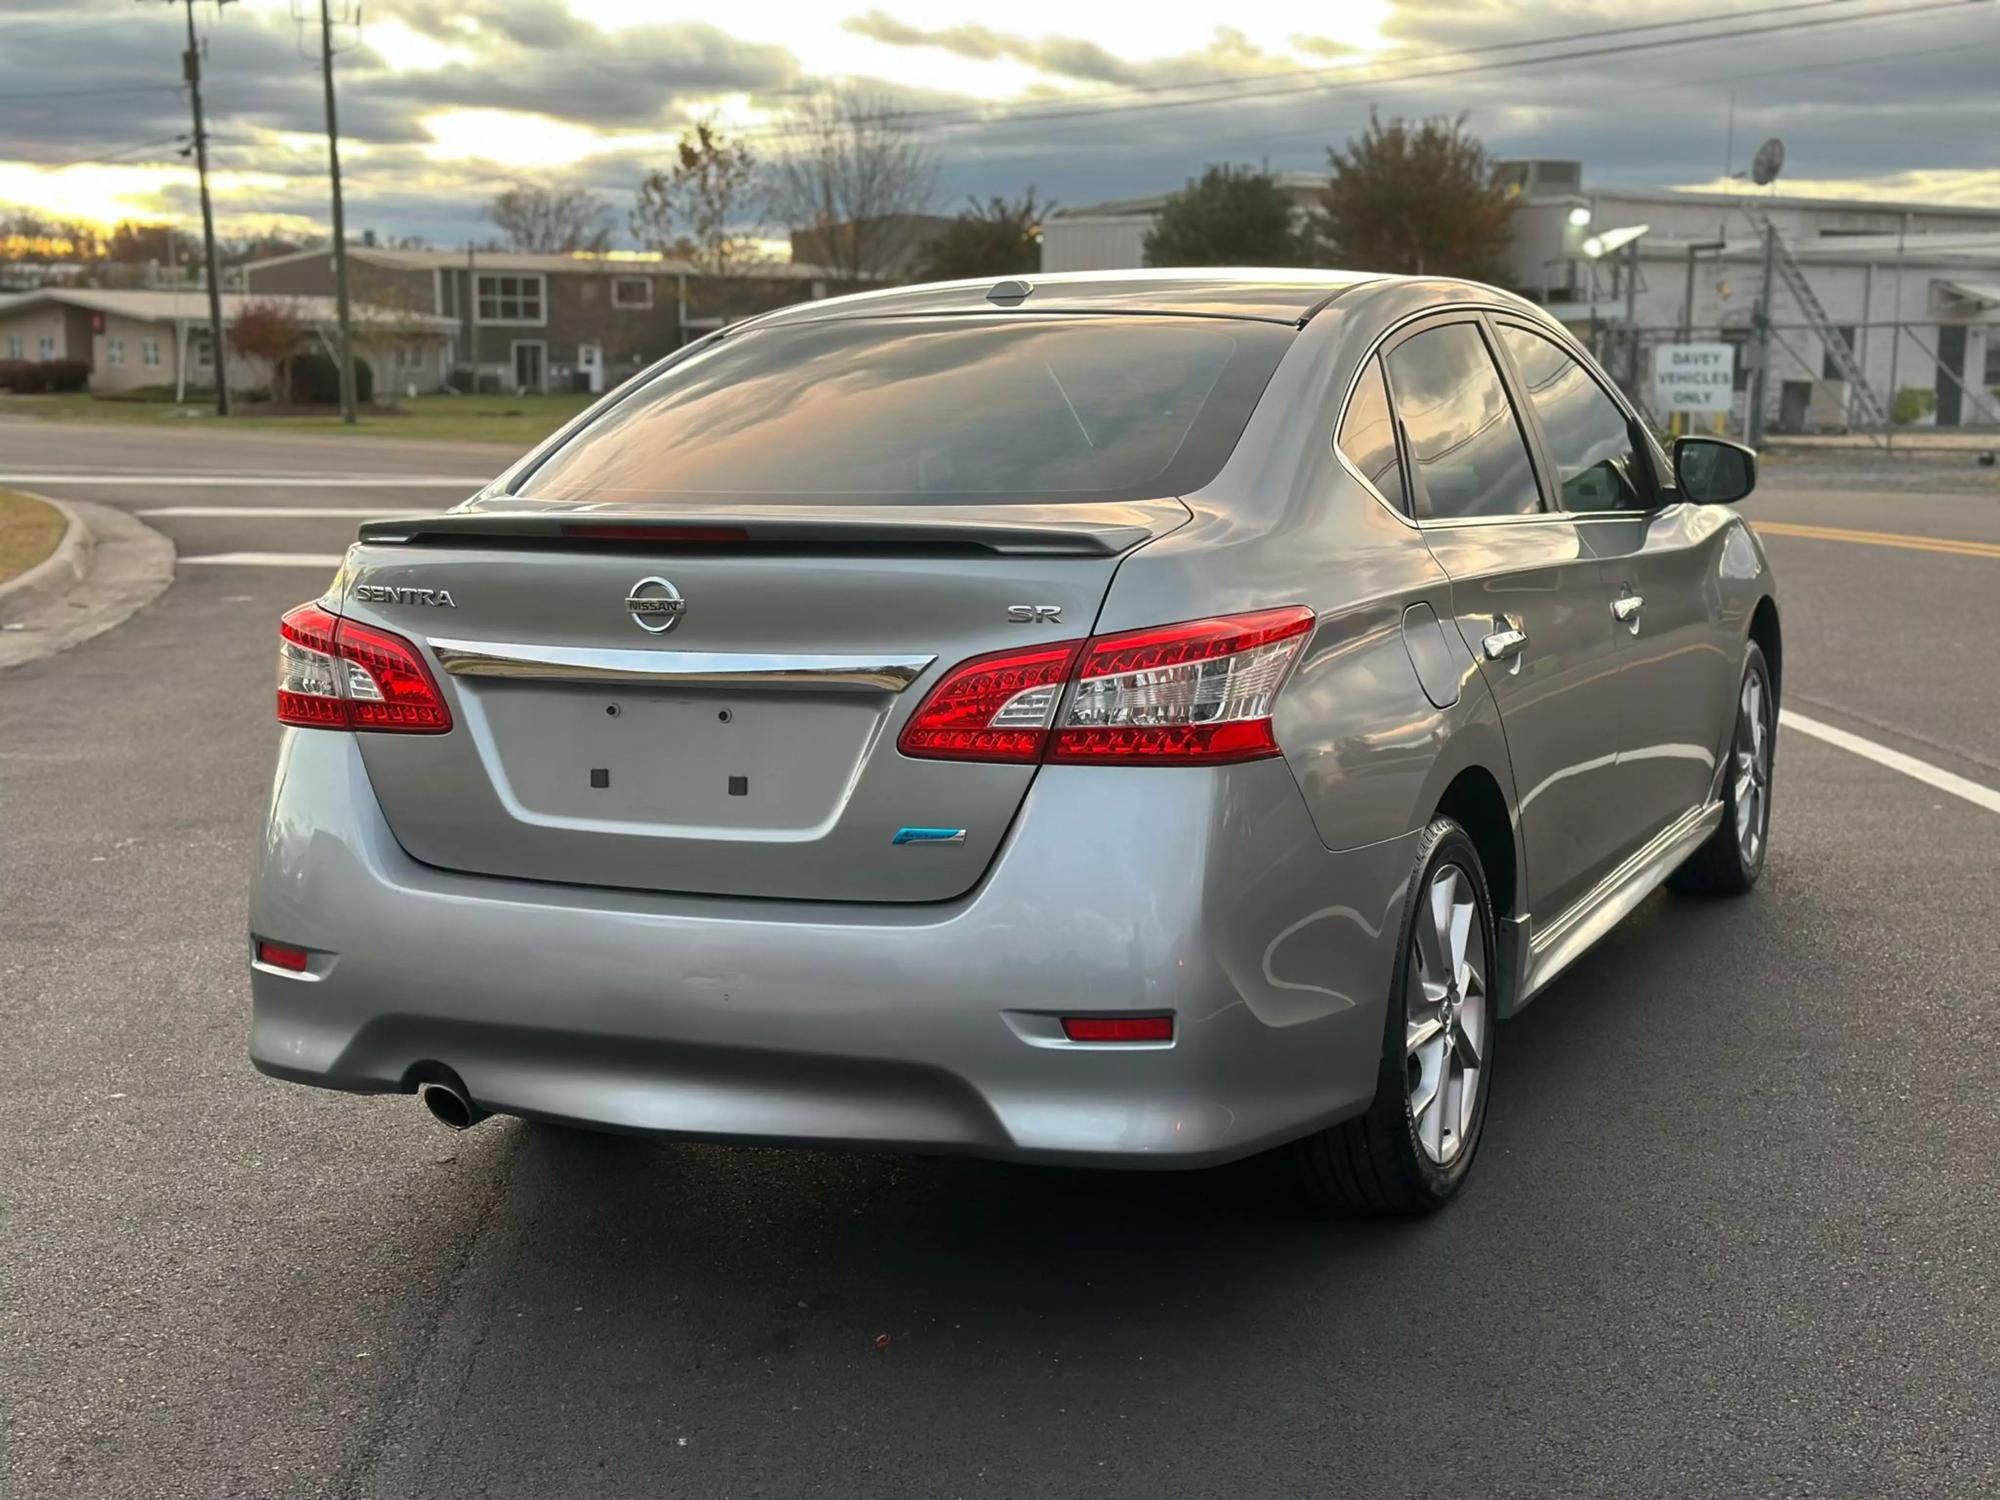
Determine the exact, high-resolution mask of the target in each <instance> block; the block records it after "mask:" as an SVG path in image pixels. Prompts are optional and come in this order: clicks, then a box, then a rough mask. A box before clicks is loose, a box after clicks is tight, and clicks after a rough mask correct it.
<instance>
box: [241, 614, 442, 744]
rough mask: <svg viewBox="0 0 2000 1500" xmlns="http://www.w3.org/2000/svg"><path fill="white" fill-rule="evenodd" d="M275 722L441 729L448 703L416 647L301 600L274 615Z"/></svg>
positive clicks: (419, 731)
mask: <svg viewBox="0 0 2000 1500" xmlns="http://www.w3.org/2000/svg"><path fill="white" fill-rule="evenodd" d="M278 722H279V723H280V724H295V725H298V726H299V727H301V728H306V729H367V730H374V731H378V732H381V733H389V734H443V733H444V732H445V731H446V730H448V729H450V728H451V710H450V709H448V708H446V707H445V702H444V695H443V694H442V693H440V692H439V691H438V685H437V679H436V678H434V677H432V676H431V672H430V668H429V667H427V666H425V665H424V659H423V658H422V657H421V656H419V655H418V654H417V649H416V647H414V646H412V645H411V644H410V643H409V642H408V641H406V640H404V639H403V638H402V637H401V636H399V635H392V634H391V633H390V632H388V631H386V630H377V629H375V628H374V627H373V626H372V625H363V624H360V623H358V622H357V621H354V620H343V619H340V618H338V617H336V616H334V615H331V614H329V613H327V612H326V611H325V610H323V609H321V608H320V607H319V606H318V605H317V604H301V605H300V606H299V607H298V608H297V609H294V610H292V611H290V612H289V613H288V614H286V615H285V617H284V618H283V619H281V620H280V621H279V622H278Z"/></svg>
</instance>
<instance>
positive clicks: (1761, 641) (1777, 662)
mask: <svg viewBox="0 0 2000 1500" xmlns="http://www.w3.org/2000/svg"><path fill="white" fill-rule="evenodd" d="M1750 639H1751V640H1753V641H1755V642H1756V643H1757V644H1758V646H1760V647H1761V648H1762V649H1763V652H1764V664H1765V665H1766V666H1768V667H1769V668H1770V669H1771V695H1772V696H1773V697H1777V696H1778V691H1779V689H1780V688H1781V687H1782V686H1783V685H1784V680H1785V661H1784V641H1783V639H1782V638H1781V637H1780V635H1779V633H1778V606H1777V605H1776V604H1774V603H1772V602H1771V596H1770V595H1769V594H1766V595H1765V596H1764V597H1763V598H1761V599H1759V600H1758V601H1757V608H1756V611H1755V612H1754V613H1753V614H1752V615H1751V616H1750Z"/></svg>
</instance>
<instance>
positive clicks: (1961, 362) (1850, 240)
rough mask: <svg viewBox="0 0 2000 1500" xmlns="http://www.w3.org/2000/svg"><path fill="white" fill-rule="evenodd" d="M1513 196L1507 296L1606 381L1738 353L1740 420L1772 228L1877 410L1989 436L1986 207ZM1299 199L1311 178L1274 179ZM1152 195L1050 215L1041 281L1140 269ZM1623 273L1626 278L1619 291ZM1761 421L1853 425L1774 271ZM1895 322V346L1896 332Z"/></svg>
mask: <svg viewBox="0 0 2000 1500" xmlns="http://www.w3.org/2000/svg"><path fill="white" fill-rule="evenodd" d="M1503 170H1504V171H1505V172H1506V173H1507V175H1508V177H1509V178H1510V179H1511V180H1512V181H1513V182H1514V184H1515V185H1516V186H1517V188H1518V189H1519V192H1520V197H1519V200H1518V202H1517V206H1516V208H1515V212H1514V236H1513V241H1512V243H1511V244H1510V245H1509V247H1508V253H1507V259H1508V266H1509V271H1510V276H1509V280H1510V282H1511V283H1512V289H1513V290H1515V291H1518V292H1521V293H1522V294H1523V295H1525V296H1528V297H1531V298H1533V299H1535V300H1537V301H1540V302H1543V303H1546V304H1547V305H1548V306H1549V308H1550V310H1551V311H1552V312H1554V313H1555V314H1556V315H1557V316H1558V317H1560V318H1562V319H1563V321H1564V322H1565V323H1567V324H1569V325H1570V327H1572V328H1573V329H1574V330H1575V331H1576V332H1577V333H1578V335H1579V336H1580V337H1583V338H1585V339H1587V340H1589V341H1590V342H1591V343H1592V344H1593V346H1594V347H1595V348H1596V350H1597V352H1598V354H1599V356H1600V358H1602V359H1603V360H1604V362H1605V364H1606V365H1607V367H1608V368H1610V369H1611V371H1612V373H1613V374H1615V375H1617V376H1618V377H1619V378H1620V379H1622V380H1628V381H1629V380H1630V378H1631V375H1632V372H1633V370H1634V368H1635V363H1634V354H1635V348H1634V341H1633V340H1632V338H1631V337H1630V336H1629V333H1628V330H1629V329H1630V328H1631V327H1632V326H1633V325H1634V324H1636V326H1637V328H1638V338H1637V346H1636V355H1637V360H1636V369H1637V371H1638V373H1639V379H1638V382H1637V385H1636V387H1635V390H1636V394H1637V395H1638V396H1639V398H1640V399H1641V400H1645V399H1647V398H1648V397H1649V395H1650V374H1649V372H1650V368H1651V366H1650V361H1651V357H1652V351H1653V349H1654V348H1655V347H1656V346H1657V345H1659V344H1661V343H1671V342H1684V341H1694V342H1726V343H1731V344H1735V345H1737V346H1738V349H1739V353H1738V355H1737V360H1736V385H1737V390H1738V420H1739V422H1740V421H1741V419H1742V416H1743V410H1744V407H1745V404H1746V403H1747V400H1748V391H1749V389H1750V385H1751V374H1752V369H1751V366H1752V365H1753V363H1754V353H1753V351H1754V337H1753V326H1754V322H1755V314H1756V308H1757V302H1758V298H1759V296H1760V293H1761V289H1762V284H1763V262H1764V245H1763V237H1762V231H1761V230H1760V228H1759V226H1758V222H1757V219H1756V217H1755V216H1757V215H1765V216H1768V220H1769V222H1770V223H1771V224H1773V225H1775V226H1776V228H1777V231H1778V236H1779V239H1780V242H1781V243H1782V245H1783V246H1784V247H1785V248H1786V249H1787V250H1788V251H1789V253H1790V255H1791V257H1792V258H1793V259H1794V260H1795V261H1796V263H1797V264H1798V266H1799V268H1800V270H1801V271H1802V272H1803V274H1804V277H1805V279H1806V281H1807V283H1808V285H1809V288H1810V291H1811V293H1812V295H1813V298H1814V300H1815V301H1817V302H1818V303H1819V305H1820V307H1821V309H1823V311H1824V313H1825V321H1826V323H1827V324H1828V325H1830V326H1831V327H1833V328H1836V329H1839V330H1840V331H1841V332H1843V333H1844V334H1845V335H1846V336H1847V337H1848V340H1849V343H1850V346H1851V348H1852V350H1853V352H1854V356H1855V359H1856V362H1857V364H1858V365H1859V366H1860V368H1861V370H1862V373H1863V375H1864V377H1865V379H1866V381H1867V383H1868V385H1869V387H1870V388H1871V389H1872V391H1873V392H1874V394H1875V396H1876V398H1877V399H1878V400H1879V401H1880V402H1881V403H1882V404H1883V405H1884V406H1885V407H1886V406H1889V405H1890V404H1891V403H1893V401H1894V399H1895V392H1896V391H1897V390H1903V391H1906V392H1908V393H1910V394H1909V395H1907V396H1906V397H1905V406H1906V408H1917V409H1920V410H1921V412H1922V414H1921V416H1920V417H1919V418H1918V420H1921V421H1923V422H1927V423H1928V422H1935V423H1936V424H1938V425H1940V426H1975V425H1977V426H1985V425H1995V424H2000V396H1996V395H1995V394H1994V387H1996V386H2000V209H1986V208H1960V207H1952V206H1947V205H1941V204H1919V203H1882V202H1874V201H1869V200H1862V199H1820V198H1800V197H1792V196H1787V195H1782V194H1777V195H1774V194H1772V193H1769V192H1766V191H1765V190H1762V189H1758V188H1752V187H1749V186H1748V185H1746V186H1745V187H1744V188H1743V190H1742V191H1741V192H1739V193H1682V192H1673V191H1663V190H1654V189H1640V188H1600V189H1591V188H1586V187H1584V186H1583V185H1582V177H1583V174H1582V169H1581V167H1580V165H1579V164H1578V163H1575V162H1551V161H1535V162H1513V163H1505V164H1503ZM1280 180H1281V182H1282V183H1283V184H1284V186H1285V187H1286V188H1287V189H1288V190H1289V191H1291V192H1292V193H1293V194H1294V195H1295V196H1296V197H1297V198H1298V199H1299V200H1300V201H1301V203H1306V202H1309V201H1310V195H1311V193H1312V192H1313V191H1315V190H1316V189H1317V188H1318V186H1319V185H1320V183H1321V182H1322V181H1323V179H1322V178H1321V177H1320V176H1318V175H1317V174H1313V173H1291V174H1286V175H1285V176H1283V177H1282V178H1281V179H1280ZM1166 197H1167V195H1166V194H1158V195H1155V196H1153V197H1149V198H1132V199H1126V200H1123V201H1120V202H1115V203H1102V204H1097V205H1093V206H1090V207H1085V208H1075V209H1066V210H1059V211H1058V212H1057V213H1055V214H1054V215H1052V216H1051V217H1050V218H1049V220H1048V222H1047V223H1046V224H1045V225H1044V227H1043V241H1042V264H1043V266H1044V267H1045V268H1046V269H1048V270H1051V271H1067V270H1099V269H1113V268H1117V267H1120V266H1137V265H1142V264H1144V242H1145V236H1146V231H1147V230H1148V229H1149V228H1151V226H1152V222H1153V219H1154V217H1155V215H1157V214H1158V212H1159V210H1160V207H1161V205H1162V204H1163V203H1164V202H1165V201H1166ZM1640 226H1644V227H1645V230H1646V232H1645V233H1644V234H1643V235H1641V236H1639V237H1638V239H1637V240H1635V241H1633V243H1632V247H1631V248H1629V249H1626V250H1622V251H1614V252H1612V253H1610V254H1607V255H1604V256H1601V257H1596V258H1593V257H1592V256H1591V255H1590V254H1588V253H1587V250H1586V246H1587V245H1588V244H1589V242H1590V241H1591V240H1592V238H1593V237H1594V236H1600V235H1605V234H1612V235H1613V237H1614V238H1616V235H1615V231H1617V230H1620V229H1636V228H1638V227H1640ZM1635 261H1636V266H1637V275H1636V279H1634V280H1628V278H1629V277H1630V276H1631V268H1632V266H1633V264H1634V262H1635ZM1771 320H1772V324H1773V341H1772V349H1771V368H1770V371H1769V373H1768V376H1767V378H1766V382H1765V415H1766V419H1767V422H1768V423H1769V424H1770V425H1771V427H1772V428H1773V429H1774V430H1791V431H1798V430H1807V429H1812V428H1830V427H1841V426H1846V425H1849V423H1850V421H1852V422H1854V423H1855V424H1856V425H1861V423H1860V413H1859V411H1858V410H1857V406H1858V398H1857V397H1856V396H1855V394H1854V393H1853V392H1852V391H1851V390H1850V389H1849V387H1848V384H1847V382H1846V381H1844V380H1842V379H1841V378H1840V371H1839V369H1838V368H1837V365H1836V363H1835V361H1834V360H1833V359H1832V358H1831V357H1830V356H1829V355H1828V353H1827V342H1826V339H1825V338H1824V337H1823V335H1822V334H1821V332H1820V331H1819V329H1818V327H1817V326H1816V325H1815V321H1814V319H1813V317H1812V315H1811V314H1810V313H1809V312H1808V311H1807V310H1806V309H1804V308H1802V307H1801V306H1800V304H1799V301H1798V299H1797V298H1796V297H1794V296H1793V295H1792V293H1791V291H1790V290H1789V288H1788V287H1787V286H1786V283H1785V280H1784V278H1783V276H1782V275H1778V276H1775V277H1774V281H1773V295H1772V311H1771ZM1899 325H1900V333H1899V331H1898V329H1899Z"/></svg>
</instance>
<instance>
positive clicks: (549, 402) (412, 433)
mask: <svg viewBox="0 0 2000 1500" xmlns="http://www.w3.org/2000/svg"><path fill="white" fill-rule="evenodd" d="M593 399H594V398H593V397H590V396H576V395H560V396H418V397H416V398H415V399H414V400H409V399H406V400H403V401H400V402H398V403H397V405H396V407H395V409H394V410H391V409H389V408H386V407H384V408H380V409H376V408H370V409H366V410H364V411H363V412H362V413H361V420H360V421H359V422H357V423H355V424H354V425H353V426H352V427H349V426H348V425H347V424H346V423H344V422H342V421H341V420H340V417H339V416H338V415H337V414H320V413H315V414H313V415H310V416H258V415H255V414H254V410H255V409H254V408H251V409H250V411H251V413H252V414H249V415H243V416H232V417H230V418H229V419H228V420H227V422H224V421H223V419H222V418H220V417H218V416H216V415H215V407H214V404H213V403H212V402H197V401H187V402H180V403H175V402H173V401H106V400H100V399H98V398H97V397H96V396H93V395H91V394H89V393H88V392H85V391H78V392H74V393H71V394H67V395H60V396H11V395H0V415H4V416H22V417H43V418H46V419H48V420H50V421H58V422H123V423H126V424H128V425H137V426H146V425H160V424H165V425H171V426H180V427H185V426H190V425H192V424H194V423H199V422H210V423H215V424H217V425H218V426H221V427H224V428H226V430H228V431H230V432H310V433H314V434H320V433H342V432H358V433H363V434H366V435H367V436H369V437H399V438H440V439H445V440H450V441H456V442H468V443H480V442H484V443H508V444H511V445H512V446H514V447H516V448H526V447H528V446H529V445H530V444H532V443H536V442H539V441H540V440H541V439H542V438H544V437H546V436H548V434H549V433H551V432H553V431H555V429H556V428H558V427H560V426H561V425H562V424H563V423H564V422H566V421H568V420H569V419H570V418H571V417H573V416H575V415H576V414H577V413H578V412H580V411H582V410H583V409H584V407H586V406H588V405H589V404H590V402H591V401H592V400H593Z"/></svg>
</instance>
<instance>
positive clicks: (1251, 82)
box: [743, 0, 1988, 136]
mask: <svg viewBox="0 0 2000 1500" xmlns="http://www.w3.org/2000/svg"><path fill="white" fill-rule="evenodd" d="M1984 3H1988V0H1929V3H1925V4H1919V5H1908V6H1899V7H1896V8H1894V9H1890V10H1883V11H1869V12H1866V13H1863V14H1860V15H1846V16H1826V17H1821V18H1818V19H1808V20H1794V21H1784V22H1778V23H1774V24H1770V25H1762V26H1740V27H1736V28H1734V29H1730V30H1723V31H1707V32H1701V33H1698V34H1694V35H1675V36H1666V37H1660V38H1657V39H1653V40H1648V41H1645V42H1623V43H1618V44H1616V45H1611V46H1603V47H1585V48H1576V49H1573V50H1570V51H1566V52H1553V53H1546V54H1543V55H1542V56H1539V57H1520V58H1501V59H1498V60H1495V61H1490V62H1477V63H1466V64H1461V65H1458V66H1454V67H1441V68H1429V69H1419V70H1416V71H1400V72H1390V73H1387V74H1382V73H1378V72H1374V71H1373V69H1374V68H1375V67H1376V66H1377V65H1373V64H1370V65H1366V66H1368V67H1369V68H1370V70H1371V76H1368V77H1365V78H1353V79H1345V78H1342V79H1336V80H1334V81H1332V82H1315V83H1309V84H1295V85H1291V86H1288V87H1283V88H1269V87H1265V86H1263V85H1264V80H1263V79H1262V78H1248V79H1243V80H1241V82H1242V84H1243V87H1241V88H1239V89H1237V90H1235V91H1234V92H1231V93H1218V94H1212V95H1208V96H1205V97H1201V98H1194V99H1162V100H1156V101H1153V102H1150V103H1145V102H1142V103H1137V104H1113V105H1079V106H1076V107H1063V108H1055V109H1039V110H1036V111H1034V112H1029V111H1028V110H1027V109H1023V108H1015V109H1010V110H1007V112H1005V113H1001V114H998V115H996V114H994V113H993V112H992V111H991V110H986V111H984V112H982V111H980V110H977V109H968V110H965V111H961V112H960V113H961V114H963V115H964V116H965V118H963V119H961V120H953V119H946V118H941V117H940V116H942V115H944V114H946V113H948V112H945V111H938V112H934V113H933V115H932V116H931V117H929V118H924V117H921V116H918V115H915V114H912V115H906V116H904V117H903V118H904V119H905V120H906V121H911V122H914V123H917V124H920V125H921V126H922V127H923V128H925V129H932V130H952V129H961V128H967V127H987V128H998V127H1004V126H1007V125H1012V124H1029V123H1038V122H1041V121H1047V120H1069V119H1086V118H1092V117H1097V116H1102V115H1111V114H1117V115H1136V114H1141V113H1146V112H1151V111H1156V110H1167V109H1185V108H1194V107H1200V106H1203V105H1211V104H1241V103H1245V102H1250V101H1255V100H1260V99H1274V98H1287V97H1296V96H1298V95H1302V94H1330V93H1339V92H1344V91H1347V90H1351V89H1356V88H1380V87H1385V86H1388V85H1390V84H1398V83H1412V82H1421V81H1426V80H1431V79H1438V78H1457V77H1464V76H1466V75H1468V74H1474V73H1497V72H1505V71H1508V70H1510V69H1514V68H1529V67H1541V66H1546V65H1547V64H1550V63H1563V62H1581V61H1594V60H1597V59H1600V58H1605V57H1614V56H1619V55H1622V54H1626V53H1632V52H1646V51H1660V50H1664V49H1666V48H1669V47H1689V46H1698V45H1701V44H1704V43H1708V42H1721V41H1734V40H1739V39H1742V38H1746V37H1759V36H1771V35H1777V34H1784V33H1790V32H1798V31H1806V30H1816V29H1819V28H1822V27H1827V26H1847V25H1857V24H1863V23H1867V22H1872V21H1891V20H1899V19H1903V18H1905V17H1909V16H1917V15H1924V14H1928V13H1931V12H1935V11H1943V10H1963V9H1964V8H1965V7H1966V6H1968V5H1973V4H1984ZM1759 13H1760V12H1744V13H1743V14H1759ZM1684 24H1685V23H1684ZM1566 40H1570V38H1545V39H1544V40H1543V42H1542V43H1541V44H1540V45H1548V44H1549V43H1551V42H1563V41H1566ZM1464 55H1465V54H1464V53H1463V52H1451V53H1433V54H1425V56H1464ZM1422 60H1423V58H1422V57H1419V58H1413V59H1408V61H1422ZM794 131H795V127H790V126H774V127H771V128H770V130H769V131H768V132H761V131H745V132H743V134H744V135H746V136H747V135H754V134H760V133H769V134H776V135H781V136H782V135H785V134H791V133H794Z"/></svg>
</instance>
